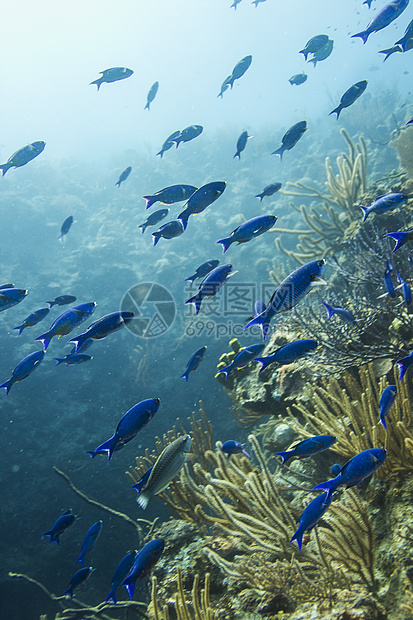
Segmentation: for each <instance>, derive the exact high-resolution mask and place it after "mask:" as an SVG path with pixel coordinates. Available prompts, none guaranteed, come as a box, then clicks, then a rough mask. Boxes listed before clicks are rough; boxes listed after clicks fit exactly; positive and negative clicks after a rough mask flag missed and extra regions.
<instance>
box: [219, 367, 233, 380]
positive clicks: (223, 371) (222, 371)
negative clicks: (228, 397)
mask: <svg viewBox="0 0 413 620" xmlns="http://www.w3.org/2000/svg"><path fill="white" fill-rule="evenodd" d="M230 365H231V364H230ZM229 367H230V366H226V367H225V368H221V370H218V372H217V375H219V374H221V373H222V374H223V375H225V381H226V380H227V379H228V376H229V373H230V372H231V371H230V370H228V369H229Z"/></svg>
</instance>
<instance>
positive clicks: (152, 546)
mask: <svg viewBox="0 0 413 620" xmlns="http://www.w3.org/2000/svg"><path fill="white" fill-rule="evenodd" d="M164 547H165V542H164V541H163V540H162V538H155V539H154V540H151V541H149V542H148V543H146V545H145V546H144V547H142V549H141V550H140V551H139V553H138V555H137V556H136V558H135V560H134V562H133V566H132V570H131V572H130V574H129V576H128V577H126V579H125V580H124V581H123V583H122V586H124V587H125V588H126V589H127V591H128V594H129V599H130V600H132V598H133V595H134V593H135V583H136V581H137V579H142V578H143V577H145V576H146V575H147V574H148V573H150V571H151V570H152V569H153V567H154V566H155V564H156V563H157V561H158V560H159V558H160V557H161V555H162V552H163V550H164Z"/></svg>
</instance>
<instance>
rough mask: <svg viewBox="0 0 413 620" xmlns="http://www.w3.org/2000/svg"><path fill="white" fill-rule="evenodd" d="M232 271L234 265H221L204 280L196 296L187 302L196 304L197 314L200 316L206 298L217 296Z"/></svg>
mask: <svg viewBox="0 0 413 620" xmlns="http://www.w3.org/2000/svg"><path fill="white" fill-rule="evenodd" d="M231 271H232V265H220V266H219V267H215V269H213V270H212V271H210V272H209V274H208V275H207V276H206V277H205V278H204V279H203V280H202V282H201V284H200V285H199V290H198V292H197V294H196V295H194V296H193V297H191V298H190V299H187V300H186V302H185V303H186V304H195V310H196V311H195V314H198V312H199V310H200V308H201V303H202V300H203V299H204V297H213V296H214V295H216V294H217V293H218V291H219V289H220V288H221V286H223V285H224V284H225V282H226V281H227V279H228V278H229V276H230V274H231Z"/></svg>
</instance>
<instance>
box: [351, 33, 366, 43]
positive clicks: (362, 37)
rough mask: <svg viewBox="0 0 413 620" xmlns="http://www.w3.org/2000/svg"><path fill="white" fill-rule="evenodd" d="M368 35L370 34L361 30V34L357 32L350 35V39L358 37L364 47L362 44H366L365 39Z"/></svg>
mask: <svg viewBox="0 0 413 620" xmlns="http://www.w3.org/2000/svg"><path fill="white" fill-rule="evenodd" d="M366 33H367V34H366ZM370 34H371V32H367V30H363V31H362V32H357V33H356V34H352V35H351V38H352V39H354V37H360V39H363V45H364V43H366V41H367V39H368V38H369V36H370Z"/></svg>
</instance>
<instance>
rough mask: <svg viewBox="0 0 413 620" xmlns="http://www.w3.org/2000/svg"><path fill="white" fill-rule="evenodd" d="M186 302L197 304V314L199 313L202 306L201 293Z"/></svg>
mask: <svg viewBox="0 0 413 620" xmlns="http://www.w3.org/2000/svg"><path fill="white" fill-rule="evenodd" d="M185 303H186V304H195V314H198V312H199V310H200V308H201V303H202V299H200V298H199V293H197V294H196V295H194V296H193V297H191V298H190V299H188V300H187V301H186V302H185Z"/></svg>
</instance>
